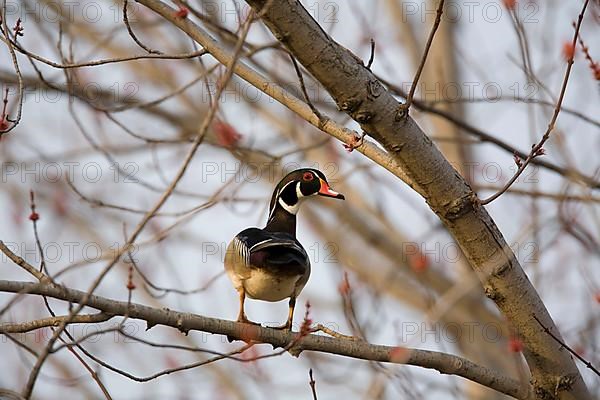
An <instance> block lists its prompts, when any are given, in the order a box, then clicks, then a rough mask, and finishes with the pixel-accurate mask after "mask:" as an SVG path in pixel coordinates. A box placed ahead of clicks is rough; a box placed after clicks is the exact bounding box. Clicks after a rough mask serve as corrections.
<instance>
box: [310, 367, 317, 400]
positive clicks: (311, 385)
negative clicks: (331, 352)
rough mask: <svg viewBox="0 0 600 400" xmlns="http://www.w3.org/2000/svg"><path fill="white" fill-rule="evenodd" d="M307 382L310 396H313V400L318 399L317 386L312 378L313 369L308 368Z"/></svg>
mask: <svg viewBox="0 0 600 400" xmlns="http://www.w3.org/2000/svg"><path fill="white" fill-rule="evenodd" d="M308 379H309V380H308V384H309V385H310V390H311V392H312V396H313V400H318V399H317V388H316V382H315V379H314V378H313V370H312V368H311V369H309V370H308Z"/></svg>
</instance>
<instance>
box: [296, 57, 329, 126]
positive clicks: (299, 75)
mask: <svg viewBox="0 0 600 400" xmlns="http://www.w3.org/2000/svg"><path fill="white" fill-rule="evenodd" d="M290 59H291V60H292V65H293V66H294V69H295V70H296V76H298V81H300V88H301V89H302V95H303V96H304V100H305V101H306V104H308V106H309V107H310V109H311V110H312V112H313V113H314V114H315V115H316V116H317V117H318V118H319V125H320V124H324V123H325V122H326V120H324V118H323V115H322V114H321V112H320V111H319V110H317V107H315V106H314V104H313V103H312V101H310V97H309V96H308V91H307V90H306V85H305V84H304V77H303V76H302V71H301V70H300V67H299V66H298V62H296V58H295V57H294V56H293V55H292V54H291V53H290Z"/></svg>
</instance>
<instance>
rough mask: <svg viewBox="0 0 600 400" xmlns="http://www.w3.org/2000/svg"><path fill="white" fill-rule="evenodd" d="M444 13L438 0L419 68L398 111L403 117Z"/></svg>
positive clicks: (406, 113) (408, 108)
mask: <svg viewBox="0 0 600 400" xmlns="http://www.w3.org/2000/svg"><path fill="white" fill-rule="evenodd" d="M443 12H444V0H440V3H439V4H438V8H437V12H436V14H435V21H434V23H433V27H432V28H431V32H429V38H427V44H426V45H425V51H424V52H423V57H421V62H420V64H419V68H417V72H416V74H415V78H414V79H413V82H412V85H411V86H410V92H409V93H408V96H407V97H406V102H405V103H404V104H401V105H400V111H401V112H402V113H403V115H408V111H409V110H410V106H411V105H412V101H413V97H414V95H415V92H416V90H417V85H418V84H419V79H420V78H421V74H422V73H423V68H425V62H426V61H427V56H428V55H429V49H430V48H431V44H432V43H433V38H434V37H435V33H436V32H437V30H438V27H439V26H440V22H441V21H442V13H443Z"/></svg>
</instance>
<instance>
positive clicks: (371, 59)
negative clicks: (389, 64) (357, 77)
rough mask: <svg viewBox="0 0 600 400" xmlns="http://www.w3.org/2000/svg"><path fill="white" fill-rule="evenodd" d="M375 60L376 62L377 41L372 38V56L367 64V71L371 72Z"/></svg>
mask: <svg viewBox="0 0 600 400" xmlns="http://www.w3.org/2000/svg"><path fill="white" fill-rule="evenodd" d="M373 60H375V40H374V39H373V38H371V54H370V55H369V62H367V69H368V70H371V65H373Z"/></svg>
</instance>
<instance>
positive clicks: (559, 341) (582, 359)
mask: <svg viewBox="0 0 600 400" xmlns="http://www.w3.org/2000/svg"><path fill="white" fill-rule="evenodd" d="M532 317H533V319H535V320H536V321H537V323H538V324H540V326H541V327H542V329H543V330H544V332H546V333H547V334H548V335H550V337H551V338H552V339H554V340H555V341H556V342H557V343H558V344H560V345H561V346H562V347H564V348H565V349H567V351H568V352H569V353H571V354H572V355H574V356H575V357H576V358H577V359H578V360H579V361H581V362H582V363H584V364H585V366H586V367H587V368H589V369H590V370H592V372H594V373H595V374H596V375H598V376H600V371H599V370H598V369H597V368H596V367H594V365H592V363H591V362H589V361H588V360H586V359H585V358H583V357H581V356H580V355H579V353H577V352H576V351H575V350H573V349H572V348H571V347H570V346H568V345H567V344H566V343H565V342H563V341H562V340H560V338H558V337H557V336H556V335H555V334H553V333H552V332H550V329H548V328H546V327H545V326H544V324H542V321H540V320H539V318H538V317H537V316H536V315H535V314H532Z"/></svg>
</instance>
